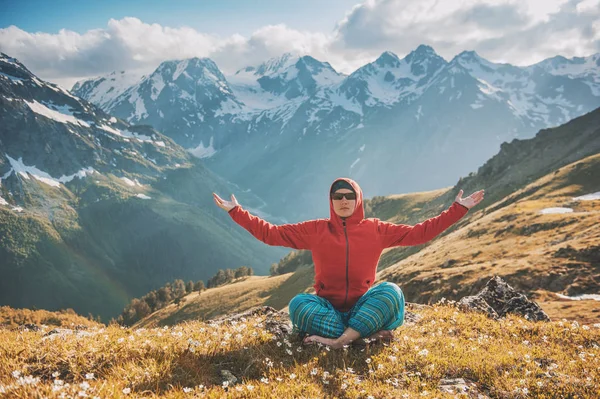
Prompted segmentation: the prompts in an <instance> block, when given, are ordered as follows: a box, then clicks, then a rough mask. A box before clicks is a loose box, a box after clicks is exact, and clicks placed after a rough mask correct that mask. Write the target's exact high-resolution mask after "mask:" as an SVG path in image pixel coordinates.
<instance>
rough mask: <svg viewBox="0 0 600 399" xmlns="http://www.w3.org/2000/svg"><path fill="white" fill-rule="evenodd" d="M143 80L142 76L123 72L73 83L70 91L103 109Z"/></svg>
mask: <svg viewBox="0 0 600 399" xmlns="http://www.w3.org/2000/svg"><path fill="white" fill-rule="evenodd" d="M143 78H144V76H139V75H137V74H132V73H129V72H125V71H119V72H112V73H110V74H108V75H105V76H100V77H98V78H96V79H86V80H80V81H78V82H76V83H75V85H74V86H73V88H72V89H71V91H72V92H76V93H78V94H77V95H78V97H81V98H85V99H87V100H88V101H89V102H92V103H94V104H96V105H98V106H99V107H102V108H105V107H108V106H109V105H110V103H111V102H112V101H114V99H115V98H117V97H119V96H120V95H121V94H123V92H125V90H127V89H129V88H130V87H131V86H133V85H135V84H136V83H137V82H138V81H140V80H141V79H143Z"/></svg>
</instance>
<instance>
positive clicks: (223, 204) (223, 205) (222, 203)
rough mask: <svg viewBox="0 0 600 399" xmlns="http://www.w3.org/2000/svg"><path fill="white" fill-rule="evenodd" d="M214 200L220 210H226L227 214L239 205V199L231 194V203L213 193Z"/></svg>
mask: <svg viewBox="0 0 600 399" xmlns="http://www.w3.org/2000/svg"><path fill="white" fill-rule="evenodd" d="M213 198H214V200H215V203H216V204H217V205H218V206H219V208H222V209H225V210H226V211H227V212H229V211H230V210H232V209H233V208H235V207H236V206H238V205H239V203H238V202H237V199H235V195H233V194H231V201H226V200H224V199H223V198H221V197H219V196H218V195H217V194H215V193H213Z"/></svg>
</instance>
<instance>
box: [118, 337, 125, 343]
mask: <svg viewBox="0 0 600 399" xmlns="http://www.w3.org/2000/svg"><path fill="white" fill-rule="evenodd" d="M123 341H125V338H119V339H118V340H117V343H119V344H120V343H122V342H123Z"/></svg>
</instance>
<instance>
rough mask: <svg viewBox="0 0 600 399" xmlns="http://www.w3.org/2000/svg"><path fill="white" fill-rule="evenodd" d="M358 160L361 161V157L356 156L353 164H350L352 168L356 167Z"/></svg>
mask: <svg viewBox="0 0 600 399" xmlns="http://www.w3.org/2000/svg"><path fill="white" fill-rule="evenodd" d="M358 161H360V158H356V160H355V161H354V162H352V165H350V169H352V168H353V167H354V165H356V164H357V163H358Z"/></svg>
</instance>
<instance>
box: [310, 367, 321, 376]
mask: <svg viewBox="0 0 600 399" xmlns="http://www.w3.org/2000/svg"><path fill="white" fill-rule="evenodd" d="M318 372H319V370H317V369H316V368H314V369H312V370H311V371H310V375H317V373H318Z"/></svg>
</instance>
